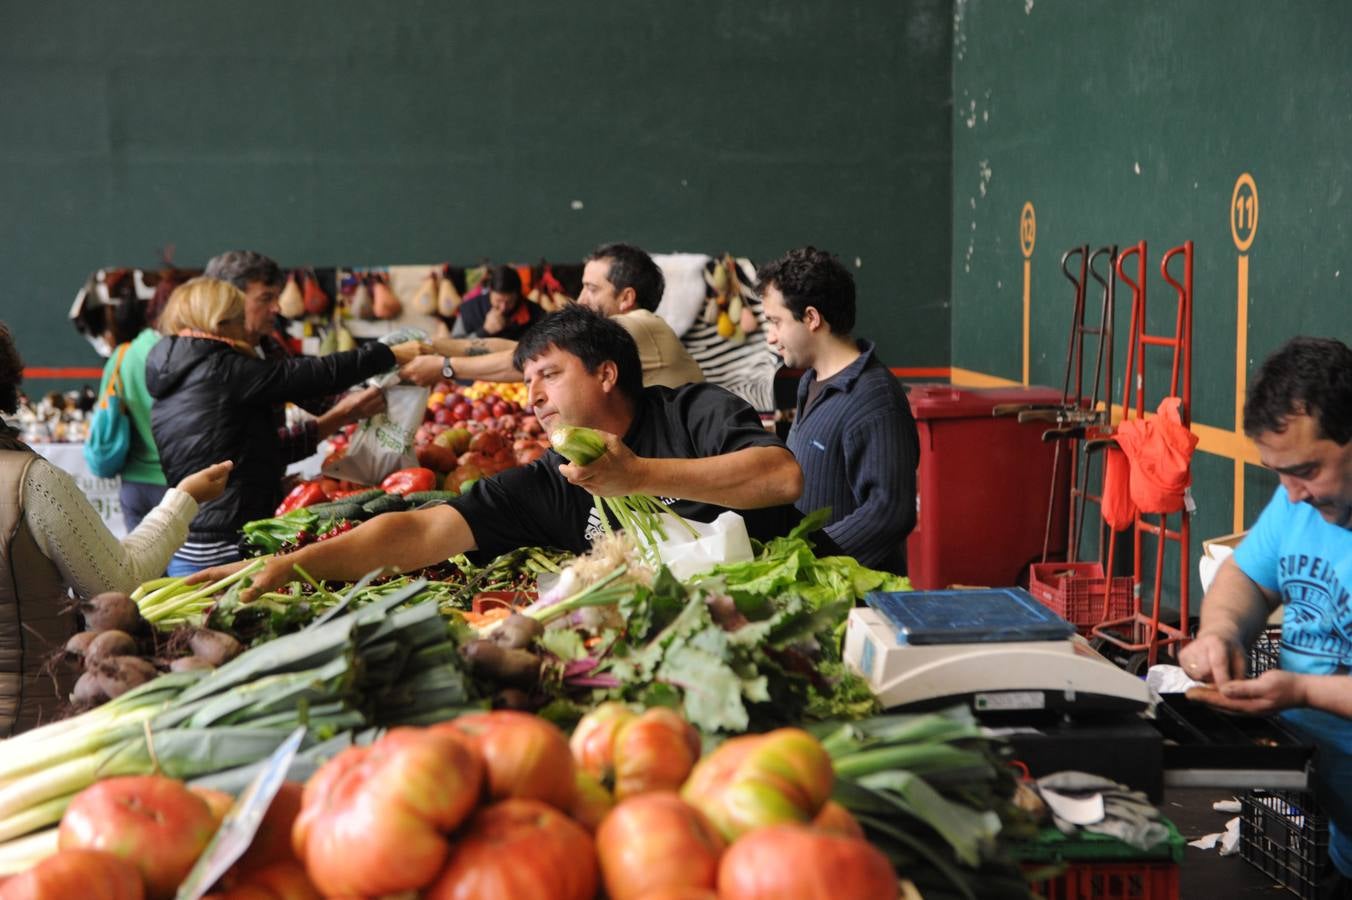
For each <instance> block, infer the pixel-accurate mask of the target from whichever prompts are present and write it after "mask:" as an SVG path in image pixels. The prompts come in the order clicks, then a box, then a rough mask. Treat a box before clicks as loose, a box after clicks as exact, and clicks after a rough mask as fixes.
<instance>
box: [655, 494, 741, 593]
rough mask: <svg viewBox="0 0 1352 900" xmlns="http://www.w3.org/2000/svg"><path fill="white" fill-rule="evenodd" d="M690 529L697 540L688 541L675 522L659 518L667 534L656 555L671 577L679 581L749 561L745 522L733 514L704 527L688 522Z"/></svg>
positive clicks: (726, 513) (723, 516)
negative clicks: (697, 535)
mask: <svg viewBox="0 0 1352 900" xmlns="http://www.w3.org/2000/svg"><path fill="white" fill-rule="evenodd" d="M687 521H689V520H687ZM690 527H691V528H693V529H695V531H696V532H697V533H698V534H699V537H698V538H695V537H692V536H691V534H690V531H689V530H688V529H686V528H685V527H684V526H682V525H681V524H680V523H679V522H670V521H666V519H665V517H663V523H662V529H663V530H664V531H665V532H666V533H667V539H666V540H664V541H658V542H657V555H658V556H659V557H661V559H662V562H663V563H665V564H666V567H667V568H668V569H670V570H671V574H673V575H675V576H676V577H677V578H679V579H680V580H682V581H684V580H686V579H687V578H689V577H690V576H692V575H698V574H699V573H700V572H707V571H709V570H710V569H712V568H713V567H714V566H716V565H718V564H719V563H725V562H746V561H747V560H749V559H752V558H753V554H752V552H751V538H750V537H749V536H748V535H747V533H746V522H745V521H744V520H743V519H742V517H741V516H739V515H738V514H737V513H735V512H731V511H728V512H725V513H723V514H722V515H721V516H719V517H718V518H717V519H714V520H713V521H712V522H709V523H708V524H705V523H704V522H690Z"/></svg>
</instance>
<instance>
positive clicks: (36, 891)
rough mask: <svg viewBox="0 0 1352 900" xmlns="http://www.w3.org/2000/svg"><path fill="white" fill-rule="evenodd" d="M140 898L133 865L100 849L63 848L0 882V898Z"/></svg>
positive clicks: (142, 894)
mask: <svg viewBox="0 0 1352 900" xmlns="http://www.w3.org/2000/svg"><path fill="white" fill-rule="evenodd" d="M69 897H80V898H81V900H143V898H144V897H145V886H144V885H143V884H142V882H141V873H140V872H139V871H138V870H137V868H136V866H134V865H132V864H131V863H130V862H127V861H126V860H124V859H122V858H121V857H117V856H113V855H112V854H111V853H103V852H102V851H99V850H82V849H74V850H62V851H61V852H59V853H57V854H55V855H54V856H49V857H47V858H46V859H44V860H43V861H42V862H40V863H38V864H37V865H36V866H34V867H33V868H31V869H29V870H28V871H26V872H22V873H20V874H18V875H15V876H14V877H13V878H10V879H8V880H7V881H5V882H4V883H3V884H0V900H66V898H69Z"/></svg>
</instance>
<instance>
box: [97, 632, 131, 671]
mask: <svg viewBox="0 0 1352 900" xmlns="http://www.w3.org/2000/svg"><path fill="white" fill-rule="evenodd" d="M135 653H136V640H135V639H134V638H133V637H132V636H131V635H129V634H127V633H126V632H125V631H116V630H112V631H100V632H99V633H98V634H96V635H95V636H94V639H93V640H92V641H90V642H89V645H88V646H87V647H85V668H86V669H92V668H93V667H94V666H96V665H98V664H99V663H100V662H102V661H103V660H105V659H110V658H111V657H114V656H132V655H134V654H135Z"/></svg>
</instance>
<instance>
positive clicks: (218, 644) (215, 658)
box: [188, 628, 244, 666]
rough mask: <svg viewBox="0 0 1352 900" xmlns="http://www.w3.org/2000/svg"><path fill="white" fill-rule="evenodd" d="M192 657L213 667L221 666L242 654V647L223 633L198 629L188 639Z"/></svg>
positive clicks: (208, 629)
mask: <svg viewBox="0 0 1352 900" xmlns="http://www.w3.org/2000/svg"><path fill="white" fill-rule="evenodd" d="M188 646H189V647H190V648H191V649H192V655H193V656H198V657H201V658H202V659H203V660H205V661H206V662H208V663H210V664H211V665H213V666H223V665H225V664H226V663H228V662H230V660H232V659H234V658H235V657H236V656H239V655H240V654H241V653H243V652H244V645H243V644H241V643H240V642H239V641H237V640H235V639H234V638H233V637H231V636H230V635H228V634H226V633H225V632H223V631H212V630H211V629H210V628H199V629H197V630H196V631H194V632H193V633H192V637H190V638H188Z"/></svg>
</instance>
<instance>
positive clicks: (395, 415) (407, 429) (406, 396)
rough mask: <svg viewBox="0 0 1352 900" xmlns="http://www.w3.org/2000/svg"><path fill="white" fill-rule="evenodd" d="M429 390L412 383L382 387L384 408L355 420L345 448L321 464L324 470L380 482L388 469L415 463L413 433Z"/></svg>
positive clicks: (334, 475)
mask: <svg viewBox="0 0 1352 900" xmlns="http://www.w3.org/2000/svg"><path fill="white" fill-rule="evenodd" d="M430 394H431V390H430V389H428V388H425V387H418V386H416V385H408V384H396V385H394V386H392V387H387V388H385V411H384V412H380V413H376V414H375V415H374V416H371V418H369V419H366V420H364V421H362V422H359V423H357V430H356V431H355V432H353V434H352V440H351V441H350V442H349V443H348V445H347V452H346V453H345V454H343V456H342V458H341V459H338V460H337V461H335V462H333V463H331V464H329V465H327V466H325V467H324V474H325V475H327V476H329V477H330V478H342V479H346V480H348V481H355V482H357V483H358V484H380V482H381V481H383V480H384V479H385V476H386V475H388V474H390V473H391V472H396V471H398V470H399V469H407V468H409V467H411V466H416V465H417V464H418V457H417V456H416V455H415V454H414V452H413V437H414V435H415V434H417V433H418V426H420V425H421V424H422V421H423V412H424V411H425V410H426V409H427V398H428V396H429V395H430Z"/></svg>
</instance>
